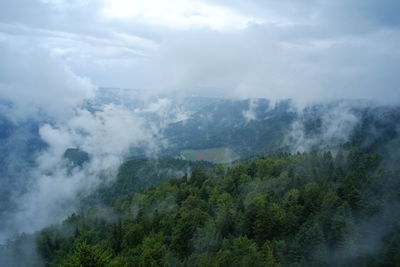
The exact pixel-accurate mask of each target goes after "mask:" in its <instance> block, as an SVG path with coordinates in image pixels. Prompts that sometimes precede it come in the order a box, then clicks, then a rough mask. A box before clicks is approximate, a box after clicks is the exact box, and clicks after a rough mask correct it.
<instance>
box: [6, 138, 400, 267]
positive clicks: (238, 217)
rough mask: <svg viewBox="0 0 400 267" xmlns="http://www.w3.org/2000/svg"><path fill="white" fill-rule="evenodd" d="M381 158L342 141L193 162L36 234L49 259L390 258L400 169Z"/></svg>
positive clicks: (226, 262) (175, 262)
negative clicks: (334, 147)
mask: <svg viewBox="0 0 400 267" xmlns="http://www.w3.org/2000/svg"><path fill="white" fill-rule="evenodd" d="M176 163H177V162H175V164H176ZM386 163H387V162H385V161H384V160H383V159H382V156H380V155H379V154H378V153H374V152H372V151H367V150H366V149H361V148H359V147H356V146H352V145H350V144H349V145H347V146H343V147H342V149H341V150H340V151H338V152H337V153H336V154H335V155H332V153H331V152H319V151H313V152H309V153H303V154H300V153H298V154H294V155H291V154H288V153H279V154H276V155H271V156H266V157H261V158H256V159H249V160H244V161H240V162H236V163H235V164H232V165H217V166H209V165H205V166H194V167H193V168H192V169H191V171H190V173H185V174H184V175H182V176H181V177H176V178H173V179H169V180H168V181H166V182H164V183H162V184H161V185H159V186H153V187H151V188H148V189H142V190H140V191H138V192H135V193H131V194H127V193H126V192H123V189H125V190H128V188H129V185H126V184H125V185H124V186H121V187H120V191H121V192H118V190H116V188H118V186H117V187H114V189H113V190H114V191H113V200H112V201H109V202H107V203H108V204H104V205H102V206H100V205H97V206H91V207H90V208H86V209H82V211H81V212H79V213H74V214H72V215H71V216H69V217H68V218H67V219H66V220H65V221H64V222H62V223H61V224H59V225H53V226H51V227H48V228H46V229H44V230H42V231H40V232H38V233H36V234H35V235H34V239H35V242H36V243H37V246H38V250H39V252H40V255H41V256H42V257H43V258H44V259H45V264H46V266H329V265H332V266H350V265H355V266H395V264H396V263H398V262H400V254H399V251H400V234H399V233H400V231H399V230H400V220H399V219H400V214H399V210H398V208H397V207H398V206H397V205H396V203H398V202H399V194H398V189H399V188H400V184H399V181H398V179H395V177H397V176H398V174H399V168H398V167H397V169H392V168H390V169H389V168H388V167H386V166H385V165H386ZM169 164H170V165H171V164H174V162H169ZM180 164H182V163H180ZM132 167H134V168H140V164H139V165H138V164H136V165H134V166H132ZM124 171H127V170H126V166H125V167H122V169H121V170H120V175H119V177H123V176H124V175H123V172H124ZM121 172H122V174H121ZM119 182H120V183H123V179H119V180H118V181H117V183H116V184H118V183H119ZM119 193H121V194H119ZM98 194H103V195H107V194H110V192H106V191H104V190H103V191H102V192H101V193H98ZM118 195H119V197H118ZM24 238H25V239H26V238H29V237H27V236H24V235H21V236H20V237H19V239H20V242H24V241H23V239H24ZM16 242H18V239H17V241H16ZM3 249H5V248H3ZM27 266H29V264H28V265H27Z"/></svg>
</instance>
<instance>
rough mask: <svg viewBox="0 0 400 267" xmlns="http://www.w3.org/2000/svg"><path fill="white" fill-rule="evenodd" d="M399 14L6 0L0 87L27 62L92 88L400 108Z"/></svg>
mask: <svg viewBox="0 0 400 267" xmlns="http://www.w3.org/2000/svg"><path fill="white" fill-rule="evenodd" d="M399 13H400V1H398V0H307V1H300V0H218V1H217V0H214V1H213V0H203V1H199V0H146V1H143V0H98V1H96V0H2V1H0V48H1V53H0V55H1V56H2V58H1V62H0V71H1V73H0V88H1V86H2V85H3V88H5V87H4V84H6V85H10V84H13V83H15V81H16V80H18V79H19V80H21V79H22V80H24V79H25V78H24V77H30V75H32V74H29V75H28V74H27V73H28V72H31V71H30V69H29V68H28V67H26V66H25V65H26V64H25V63H24V62H25V61H30V63H29V64H30V65H29V64H28V65H29V66H31V68H33V69H34V73H48V74H49V76H50V75H52V73H53V67H52V66H53V65H54V64H58V65H59V66H67V67H68V68H69V70H68V73H67V75H69V77H70V76H71V75H76V76H78V77H79V83H80V84H82V83H85V86H84V87H85V88H87V86H88V85H87V84H86V83H87V82H88V81H91V83H92V84H94V85H97V86H109V87H124V88H132V89H142V90H146V91H151V92H185V93H189V94H191V93H196V94H205V95H224V96H231V97H241V98H246V97H266V98H295V99H297V100H299V101H303V102H304V101H305V102H307V101H315V100H320V99H326V98H328V99H329V98H368V99H375V100H377V101H381V102H389V103H398V100H399V99H400V90H399V88H398V86H399V84H400V75H399V70H400V45H399V44H400V16H399ZM21 55H22V56H21ZM31 58H35V61H33V62H32V60H31ZM41 58H46V62H48V61H51V62H56V63H51V64H50V65H49V64H45V63H42V62H41ZM13 61H16V62H13ZM18 64H19V65H23V66H19V67H15V66H14V65H18ZM10 65H13V66H14V67H12V68H10ZM18 70H20V71H21V72H25V73H24V74H23V73H21V75H20V74H19V73H18V74H16V72H18ZM69 71H70V72H71V73H69ZM10 73H11V74H12V75H11V74H10ZM13 75H14V76H15V75H16V76H18V77H19V76H20V77H21V78H18V79H17V78H15V77H14V76H13ZM38 75H39V74H38ZM11 76H13V77H14V78H15V79H14V80H12V79H11V78H10V77H11ZM39 76H40V75H39ZM45 77H46V76H45V75H42V76H40V79H41V80H43V79H45ZM10 79H11V80H10ZM38 79H39V78H38ZM82 79H83V80H82ZM69 81H70V78H68V79H59V82H60V83H66V82H67V83H69ZM33 83H35V82H34V81H33V80H32V79H31V80H29V81H28V82H26V81H24V83H23V84H24V86H23V88H24V89H23V90H26V91H28V90H31V89H30V88H29V85H28V84H30V85H32V84H33ZM75 83H76V82H75ZM69 84H70V85H68V86H74V83H72V85H71V83H69ZM68 86H66V85H61V84H60V86H59V87H60V88H61V89H58V91H60V90H64V89H63V88H65V87H68ZM8 87H9V86H8ZM43 87H44V88H46V90H57V89H54V87H57V80H56V81H54V80H52V82H51V86H47V87H46V86H43ZM85 90H86V89H85ZM3 91H6V90H3ZM9 94H10V93H9ZM87 94H88V93H87V91H86V93H85V95H87Z"/></svg>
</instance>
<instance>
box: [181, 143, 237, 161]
mask: <svg viewBox="0 0 400 267" xmlns="http://www.w3.org/2000/svg"><path fill="white" fill-rule="evenodd" d="M181 156H182V158H183V159H186V160H191V161H197V160H204V161H208V162H213V163H217V164H221V163H230V162H232V161H235V160H237V159H239V155H238V154H236V153H235V152H234V151H233V150H232V149H230V148H227V147H220V148H209V149H196V150H192V149H187V150H182V151H181Z"/></svg>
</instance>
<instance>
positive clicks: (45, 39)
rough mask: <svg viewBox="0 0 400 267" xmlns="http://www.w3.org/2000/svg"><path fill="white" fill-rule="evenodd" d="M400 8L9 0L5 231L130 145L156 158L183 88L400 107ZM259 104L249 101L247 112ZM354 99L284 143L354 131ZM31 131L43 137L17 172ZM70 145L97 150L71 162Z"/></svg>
mask: <svg viewBox="0 0 400 267" xmlns="http://www.w3.org/2000/svg"><path fill="white" fill-rule="evenodd" d="M399 8H400V6H399V2H398V1H395V0H393V1H392V0H387V1H380V2H377V1H372V0H371V1H369V0H368V1H356V0H352V1H345V0H339V1H334V2H331V1H323V0H313V1H308V2H307V3H305V2H302V3H300V2H299V1H294V0H293V1H290V0H285V1H272V0H269V1H257V0H255V1H244V0H235V1H212V0H209V1H198V0H190V1H178V0H176V1H169V2H168V3H164V2H163V1H158V0H153V1H148V3H147V2H146V4H144V3H139V1H125V0H118V1H107V0H104V1H101V0H99V1H94V0H89V1H83V0H72V1H64V0H46V1H45V0H35V1H27V0H22V1H18V2H16V1H9V0H6V1H1V3H0V59H1V60H0V101H1V102H0V112H1V113H0V114H1V116H2V117H4V118H6V119H7V120H8V121H10V122H11V123H12V125H13V127H14V128H15V129H18V130H15V131H14V132H13V136H12V138H11V137H10V138H8V137H7V138H4V139H1V140H0V141H1V142H3V143H2V146H3V147H7V151H8V152H7V153H8V154H7V155H6V156H4V157H5V161H4V162H6V164H8V165H7V166H8V169H9V170H11V169H12V170H11V171H9V172H8V173H7V177H0V178H1V179H2V180H3V181H11V178H10V177H11V176H12V177H17V178H15V181H14V182H13V184H12V185H11V184H10V187H9V189H10V192H9V193H8V194H9V196H8V197H7V201H9V202H7V203H8V204H7V205H10V207H11V208H10V210H7V208H6V209H5V210H6V211H5V213H4V215H3V217H4V218H2V220H4V222H3V223H2V229H1V235H0V242H4V241H5V240H6V239H7V238H10V237H12V236H13V235H15V234H17V233H21V232H26V233H32V232H34V231H37V230H39V229H41V228H43V227H45V226H48V225H49V224H52V223H57V222H59V221H61V220H62V219H64V218H65V216H66V215H68V214H70V213H71V212H73V211H74V210H75V208H76V206H77V203H76V201H77V200H78V198H77V196H78V195H82V194H83V195H85V194H89V193H90V192H93V190H95V189H96V188H97V187H98V186H99V185H100V184H101V183H107V182H110V181H112V180H113V178H114V177H115V174H116V171H117V168H118V166H119V165H120V164H121V162H122V161H123V160H124V159H125V158H126V157H127V156H129V153H130V152H131V149H134V148H140V149H142V150H144V151H145V154H146V155H147V156H157V153H158V151H159V150H160V149H161V148H163V147H165V146H168V144H167V143H166V142H165V140H163V136H162V130H163V129H164V128H165V127H167V125H168V124H169V123H171V122H176V121H180V120H184V119H185V118H188V117H189V116H190V114H191V113H190V110H187V109H185V108H184V107H183V106H179V105H177V104H176V103H179V101H181V100H182V99H183V98H184V97H185V96H192V95H196V96H209V97H219V98H229V99H248V98H267V99H270V100H272V101H278V100H281V99H292V100H293V103H295V105H294V107H293V108H294V109H295V110H297V111H298V112H299V114H300V115H299V116H300V117H301V116H302V115H301V114H303V115H304V114H306V113H305V112H304V113H302V112H303V111H302V110H303V108H304V107H307V106H308V105H309V104H315V103H321V102H327V101H332V100H337V99H353V100H360V99H363V100H365V101H366V102H363V103H370V102H368V101H371V102H374V103H375V104H390V105H396V104H398V103H399V100H400V90H399V88H398V85H399V84H400V76H399V75H398V69H400V53H399V51H398V43H399V41H400V19H399V17H398V14H397V12H396V10H398V9H399ZM99 87H113V88H126V89H128V91H129V90H132V91H131V92H132V95H131V96H130V97H128V98H125V99H124V100H125V101H126V102H130V101H131V102H132V103H133V102H135V103H136V102H139V103H140V105H137V106H127V105H124V104H115V103H106V104H104V103H102V104H93V103H96V96H98V94H99ZM175 101H177V102H175ZM367 105H368V104H367ZM256 106H257V101H255V100H254V101H252V102H251V105H250V106H249V109H248V110H243V112H242V114H243V116H244V118H245V120H246V121H247V122H251V121H252V120H254V119H255V114H254V111H253V109H254V108H255V107H256ZM88 107H89V108H88ZM351 107H352V105H350V104H346V103H341V104H340V105H338V106H337V107H334V108H331V109H329V110H328V111H326V112H325V113H323V117H322V129H323V132H322V133H321V135H320V136H314V137H312V136H311V137H310V136H306V133H305V129H304V125H303V124H302V121H301V120H298V121H296V122H295V123H293V125H292V128H291V131H290V133H289V134H288V136H286V137H285V144H286V145H289V146H290V147H291V149H292V151H293V152H297V151H300V152H304V151H309V150H310V149H312V148H313V147H315V146H323V147H324V148H330V147H334V146H336V145H338V144H340V143H343V142H345V141H346V140H347V139H348V138H349V136H350V135H351V133H352V130H353V129H354V127H355V126H356V125H357V122H358V121H359V118H358V117H357V115H356V114H354V113H353V112H352V111H351ZM149 114H150V115H149ZM304 116H305V115H304ZM28 123H32V124H33V125H35V126H34V127H33V128H29V130H27V128H24V127H27V126H26V125H27V124H28ZM0 126H1V125H0ZM35 127H36V128H35ZM0 129H2V128H0ZM24 129H25V130H24ZM18 134H20V135H18ZM29 136H31V137H29ZM30 138H31V139H32V140H35V141H34V142H36V143H38V144H39V145H38V146H39V147H40V148H38V149H37V150H35V151H34V153H32V154H31V155H30V156H29V160H28V159H24V160H26V161H27V162H28V161H29V162H30V163H29V164H27V165H28V166H26V167H24V168H22V169H18V168H19V167H18V166H19V165H15V166H14V164H16V163H17V161H19V160H20V159H18V155H20V154H18V153H20V152H18V151H20V150H23V149H25V148H24V147H22V146H23V144H25V143H27V140H31V139H30ZM68 148H78V149H81V150H82V151H85V152H87V153H88V155H89V157H90V161H89V162H87V163H85V164H84V165H83V166H81V167H77V166H75V167H71V165H70V163H68V162H67V161H66V159H65V157H64V152H65V150H66V149H68ZM18 163H19V162H18ZM13 166H14V167H13ZM18 171H19V172H18ZM11 174H12V175H11ZM10 175H11V176H10ZM2 183H3V182H2Z"/></svg>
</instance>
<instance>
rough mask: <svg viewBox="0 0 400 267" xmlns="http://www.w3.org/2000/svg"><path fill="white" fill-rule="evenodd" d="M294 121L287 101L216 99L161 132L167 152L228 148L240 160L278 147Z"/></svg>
mask: <svg viewBox="0 0 400 267" xmlns="http://www.w3.org/2000/svg"><path fill="white" fill-rule="evenodd" d="M295 118H296V113H295V112H294V111H293V109H292V106H291V104H290V101H281V102H278V103H276V104H275V105H271V104H270V101H268V100H266V99H249V100H220V101H218V102H215V103H212V104H210V105H207V106H206V107H204V108H202V109H201V110H199V111H198V112H196V113H194V114H193V115H192V116H190V117H189V118H188V119H187V120H183V121H180V122H176V123H172V124H170V125H169V126H168V127H167V128H166V129H165V131H164V135H165V138H166V139H167V140H168V141H169V143H170V146H171V148H169V151H171V153H173V152H175V153H176V152H178V153H179V151H180V150H183V149H203V148H214V147H229V148H232V149H233V150H234V151H236V152H237V153H239V154H240V155H241V156H242V157H248V156H251V155H254V154H260V153H268V152H271V151H273V150H277V149H279V148H281V143H282V142H283V138H284V136H285V134H286V133H287V132H288V130H289V129H290V125H291V123H292V122H293V121H294V119H295Z"/></svg>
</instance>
